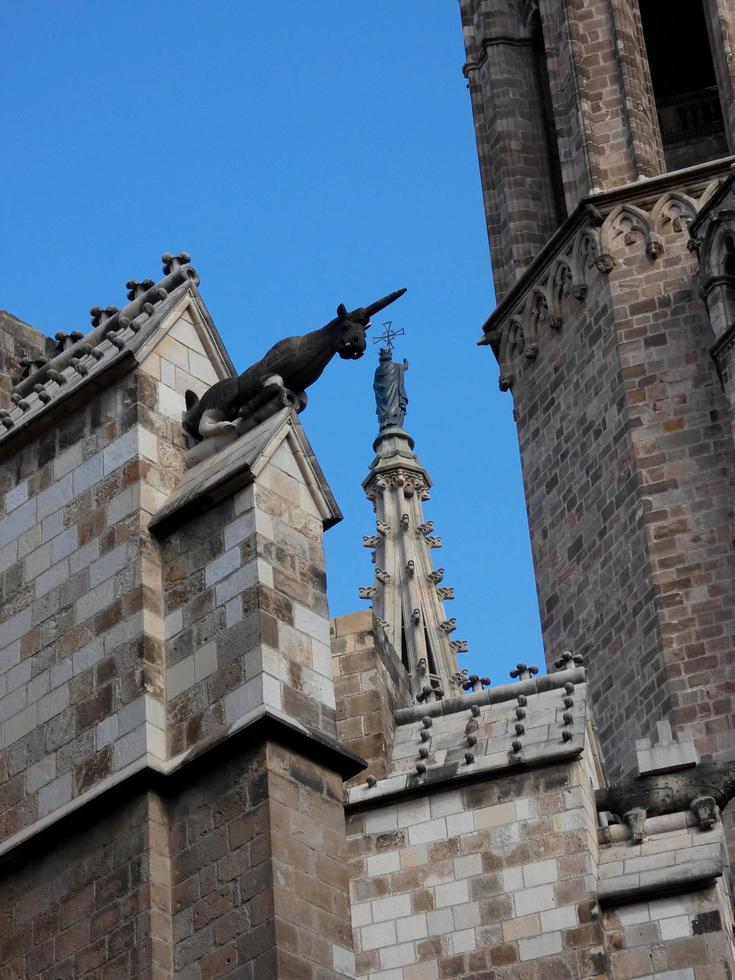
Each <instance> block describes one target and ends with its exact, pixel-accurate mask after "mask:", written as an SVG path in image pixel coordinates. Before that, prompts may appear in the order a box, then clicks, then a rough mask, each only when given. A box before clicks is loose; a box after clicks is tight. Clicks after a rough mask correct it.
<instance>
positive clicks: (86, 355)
mask: <svg viewBox="0 0 735 980" xmlns="http://www.w3.org/2000/svg"><path fill="white" fill-rule="evenodd" d="M162 261H163V271H164V278H163V279H161V280H160V281H159V282H157V283H153V281H152V280H150V279H146V280H143V281H142V282H138V281H136V280H132V279H131V280H130V281H129V282H128V283H127V289H128V299H129V300H130V302H129V303H128V304H127V305H126V306H124V307H123V308H122V310H118V309H117V308H116V307H114V306H108V307H106V308H105V309H102V308H101V307H93V308H92V310H91V313H92V326H93V329H92V330H91V331H90V332H89V333H88V334H86V335H82V334H80V333H78V332H75V333H72V334H70V335H68V336H69V337H71V338H72V339H73V343H72V344H70V345H69V346H68V347H66V348H65V349H63V350H61V351H60V352H59V353H58V354H57V355H56V356H55V357H53V358H50V359H43V360H41V359H39V360H38V361H36V362H35V363H37V364H38V365H39V366H38V368H37V369H36V370H35V371H33V373H32V374H30V375H29V376H28V377H27V378H24V379H23V380H22V381H21V382H19V384H17V385H15V387H14V389H13V394H12V395H11V401H12V402H13V408H12V409H11V410H10V411H7V410H5V409H0V440H3V438H4V436H8V435H10V433H11V432H13V431H17V429H16V425H17V424H18V423H20V424H21V426H22V427H25V425H24V423H25V422H26V421H27V420H31V419H35V418H36V417H37V416H38V415H40V414H41V413H42V412H43V411H44V410H45V408H46V407H47V406H48V404H49V403H50V402H55V401H57V400H58V398H57V397H56V396H58V395H59V394H60V393H62V392H66V391H71V390H76V388H78V387H79V386H80V384H82V383H83V382H84V381H85V379H86V378H87V377H88V376H89V375H90V374H93V375H97V374H99V372H100V371H101V370H104V369H105V366H106V365H107V364H109V363H111V358H112V359H113V360H114V359H116V356H117V355H118V354H119V353H121V352H122V351H125V350H126V349H128V350H132V348H131V347H130V343H131V342H132V341H133V340H134V339H135V337H136V335H138V334H139V332H140V331H141V329H142V328H144V327H148V326H150V325H152V324H153V323H154V321H157V320H158V319H159V318H160V314H161V313H162V312H163V311H165V309H166V308H167V307H168V305H169V304H168V303H167V302H166V301H167V300H170V299H171V298H172V297H173V296H174V295H177V296H178V295H180V294H181V292H182V287H187V286H189V285H193V286H196V285H198V283H199V276H198V274H197V272H196V270H195V269H194V267H193V266H192V265H191V264H190V262H191V258H190V256H189V254H188V253H187V252H182V253H180V254H179V255H176V256H174V255H172V254H171V253H169V252H166V253H165V254H164V255H163V257H162ZM144 332H146V331H144ZM141 336H142V335H141ZM66 339H67V335H65V334H57V340H59V343H63V342H64V341H65V340H66ZM134 346H135V345H134ZM33 409H39V411H35V412H34V411H33Z"/></svg>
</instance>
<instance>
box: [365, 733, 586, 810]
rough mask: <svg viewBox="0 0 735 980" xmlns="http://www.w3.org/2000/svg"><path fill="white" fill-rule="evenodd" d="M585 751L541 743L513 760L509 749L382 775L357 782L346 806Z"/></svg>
mask: <svg viewBox="0 0 735 980" xmlns="http://www.w3.org/2000/svg"><path fill="white" fill-rule="evenodd" d="M583 751H584V745H583V744H579V743H577V744H575V745H569V744H567V745H565V746H563V747H562V746H558V747H554V748H549V747H548V746H547V745H546V743H541V744H540V747H539V748H537V749H530V750H527V751H525V752H524V754H523V755H522V756H521V757H519V758H518V759H514V760H513V761H511V760H510V759H509V757H508V753H502V754H501V753H495V754H493V755H491V756H485V757H484V758H480V759H477V760H476V761H475V762H474V763H472V765H463V764H461V763H459V762H452V763H448V764H445V765H442V766H434V767H433V768H431V769H428V770H427V772H426V774H425V775H424V776H418V775H417V774H416V773H401V774H400V775H398V776H388V777H387V778H386V779H381V780H380V781H379V782H378V783H377V784H376V785H375V786H367V785H365V784H363V785H360V786H353V787H352V788H351V789H350V790H349V793H348V797H347V803H346V810H347V812H349V813H354V812H356V811H358V810H361V809H366V808H370V807H378V806H385V805H387V804H389V803H395V802H396V801H397V800H401V799H410V798H411V797H416V796H422V795H424V794H425V793H426V792H427V791H430V790H434V789H437V788H438V789H446V788H447V787H448V786H449V785H451V786H458V785H465V784H467V783H473V782H478V781H482V780H488V779H497V778H501V777H503V776H511V775H515V774H516V773H518V772H522V771H524V770H527V769H531V768H534V767H536V766H538V767H542V766H550V765H555V764H557V763H560V762H561V763H563V762H573V761H574V760H575V759H577V758H578V757H579V756H580V755H581V754H582V752H583Z"/></svg>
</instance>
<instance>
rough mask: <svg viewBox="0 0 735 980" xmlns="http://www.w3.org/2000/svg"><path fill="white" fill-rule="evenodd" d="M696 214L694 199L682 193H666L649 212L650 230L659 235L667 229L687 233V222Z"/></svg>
mask: <svg viewBox="0 0 735 980" xmlns="http://www.w3.org/2000/svg"><path fill="white" fill-rule="evenodd" d="M696 214H697V203H696V201H695V200H694V198H692V197H690V196H689V195H688V194H684V193H683V191H668V192H667V193H666V194H664V195H663V196H662V197H660V198H659V199H658V201H656V204H655V205H654V207H653V210H652V211H651V228H652V229H653V230H654V231H655V232H657V233H658V234H659V235H663V234H665V233H666V232H667V231H668V230H669V228H671V229H672V230H673V231H675V232H682V231H687V230H688V228H689V222H690V221H693V220H694V218H695V216H696Z"/></svg>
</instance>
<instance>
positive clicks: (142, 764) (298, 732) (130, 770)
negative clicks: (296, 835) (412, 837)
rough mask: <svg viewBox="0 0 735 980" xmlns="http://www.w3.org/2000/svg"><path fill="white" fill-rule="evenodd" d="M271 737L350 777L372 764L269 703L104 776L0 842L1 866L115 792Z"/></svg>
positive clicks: (168, 779) (165, 781) (169, 777)
mask: <svg viewBox="0 0 735 980" xmlns="http://www.w3.org/2000/svg"><path fill="white" fill-rule="evenodd" d="M264 741H271V742H276V743H278V744H280V745H283V746H285V747H286V748H289V749H293V750H294V751H297V752H299V753H300V754H302V755H305V756H307V757H308V758H310V759H311V760H312V761H314V762H316V763H317V764H319V765H322V766H324V767H325V768H327V769H330V770H331V771H333V772H336V773H338V774H339V775H340V776H341V777H342V779H345V780H346V779H349V778H351V777H352V776H355V775H357V773H359V772H362V770H363V769H365V768H366V766H367V763H366V762H365V760H364V759H363V758H361V757H360V756H359V755H357V754H356V753H355V752H352V751H350V750H349V749H347V748H345V747H344V746H343V745H340V744H339V742H336V741H333V740H332V739H330V738H328V737H327V736H326V735H324V734H323V733H322V732H319V731H317V730H315V729H311V728H308V727H307V726H306V725H302V724H300V723H299V722H297V721H295V720H294V719H293V718H288V717H287V716H285V715H282V714H281V713H280V712H278V711H276V710H274V709H273V708H266V707H265V706H264V705H261V706H260V707H258V708H256V709H255V710H254V711H252V712H250V713H249V714H247V715H245V716H243V717H242V718H239V719H238V720H237V721H236V722H235V723H234V724H233V725H231V726H230V728H229V729H228V730H227V731H226V732H224V734H223V735H221V736H218V737H217V738H215V739H213V740H210V741H204V742H201V743H199V744H198V745H196V746H194V747H193V748H191V749H189V750H188V751H186V752H182V753H181V754H180V755H177V756H174V757H173V758H172V759H169V760H167V761H165V762H164V761H162V760H161V759H158V758H156V757H155V756H152V755H151V754H150V753H149V754H148V755H147V756H144V757H143V758H141V759H140V760H138V761H137V762H134V763H133V764H132V765H130V766H128V767H127V768H126V769H124V770H121V771H120V772H119V773H115V774H114V775H113V776H110V777H108V778H107V779H104V780H102V782H100V783H98V784H97V785H96V786H95V787H94V788H93V789H91V790H89V791H88V792H86V793H84V794H83V795H82V796H78V797H76V798H75V799H73V800H72V801H71V802H70V803H68V804H66V806H64V807H62V808H61V809H59V810H56V811H54V812H53V813H52V814H49V816H48V817H45V818H44V819H43V820H39V821H37V822H36V823H34V824H32V825H31V826H30V827H27V828H26V829H25V830H23V831H21V832H20V833H18V834H15V835H14V836H13V837H9V838H8V839H7V840H5V841H3V842H2V844H0V866H2V865H3V864H4V863H6V862H8V861H16V860H22V859H23V856H24V855H26V854H28V853H29V850H28V849H29V847H31V846H33V847H34V848H35V847H37V846H39V844H40V842H41V839H42V837H43V836H45V835H47V834H50V833H52V832H53V833H58V832H59V824H60V823H61V822H62V821H66V820H79V819H80V815H81V811H82V810H83V809H86V808H87V807H89V806H91V805H92V804H94V803H95V802H97V801H99V800H101V798H103V797H104V798H105V805H107V800H108V799H109V796H110V794H112V793H114V792H123V790H124V791H125V792H126V793H127V794H128V795H130V794H131V793H133V792H135V791H136V790H138V791H143V790H145V789H149V788H150V789H154V788H156V789H162V788H164V787H166V788H168V786H170V785H172V783H173V781H175V780H176V779H178V778H184V777H185V775H186V778H188V776H189V774H190V769H191V766H194V765H200V764H201V765H207V766H209V767H211V766H212V765H213V764H214V761H215V758H216V756H217V755H218V754H219V753H226V752H237V751H238V750H239V749H240V748H241V747H243V746H245V747H248V748H252V746H253V745H255V744H257V743H259V742H264Z"/></svg>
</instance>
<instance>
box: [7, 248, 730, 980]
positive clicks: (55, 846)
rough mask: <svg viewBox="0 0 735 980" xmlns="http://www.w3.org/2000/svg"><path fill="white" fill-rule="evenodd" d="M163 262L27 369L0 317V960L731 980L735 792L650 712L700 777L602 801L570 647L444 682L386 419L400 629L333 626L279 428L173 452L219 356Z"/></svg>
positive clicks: (315, 534) (211, 971)
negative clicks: (546, 669)
mask: <svg viewBox="0 0 735 980" xmlns="http://www.w3.org/2000/svg"><path fill="white" fill-rule="evenodd" d="M687 254H688V253H687ZM177 261H178V264H176V262H172V261H170V260H167V261H166V265H165V267H164V279H163V280H161V282H160V283H159V284H158V285H152V286H145V287H142V288H143V289H144V291H143V293H142V294H141V295H140V296H136V289H135V288H132V287H131V293H132V294H133V295H132V298H131V303H130V305H129V306H128V307H126V308H125V309H124V310H122V311H119V312H117V311H113V312H111V311H110V310H109V309H108V310H107V311H96V312H95V314H94V320H95V321H96V322H94V321H93V329H92V331H91V333H90V334H88V335H87V337H86V339H85V338H78V337H77V338H72V344H71V346H70V347H69V348H68V349H63V350H57V349H56V348H54V347H53V346H50V347H49V348H48V349H49V350H50V354H49V355H48V359H47V360H44V359H43V358H42V357H41V356H40V354H38V351H40V350H42V349H43V344H44V341H43V338H42V337H41V335H40V334H38V333H37V332H36V331H33V330H32V328H30V327H27V326H25V325H23V324H19V322H18V321H15V320H14V319H12V318H6V319H5V320H4V321H3V324H4V326H3V329H5V330H10V331H11V333H12V332H13V331H15V334H14V337H13V338H12V339H13V343H12V344H7V345H6V347H7V349H12V350H13V351H14V354H13V356H14V358H15V361H14V363H16V364H17V368H18V370H19V372H20V374H25V375H26V377H25V378H22V377H20V380H19V381H18V382H17V383H16V384H15V386H14V387H13V388H12V389H11V391H10V395H9V399H8V402H9V404H10V405H11V406H12V408H9V409H6V410H4V412H3V414H1V415H0V426H1V431H0V455H1V457H2V467H3V468H2V473H1V475H0V480H1V481H2V483H1V487H2V507H3V510H2V515H1V518H0V549H1V550H0V554H1V555H2V567H1V574H2V600H3V601H2V610H1V611H0V725H1V726H2V727H1V728H0V738H1V740H2V748H1V749H0V861H1V862H2V869H3V874H2V881H1V882H0V965H1V969H2V975H3V976H8V977H17V978H32V980H67V978H69V980H71V978H77V977H85V978H94V980H108V978H112V977H120V978H128V977H141V978H142V977H146V978H148V977H150V978H170V977H177V978H185V980H205V978H206V980H210V978H215V977H232V978H238V980H243V978H244V980H261V978H270V977H273V978H284V980H286V978H288V980H302V978H308V980H327V978H331V977H335V978H336V977H353V976H365V977H370V978H372V980H418V978H428V980H438V978H444V977H468V978H469V977H487V978H490V977H494V978H503V977H509V978H510V977H513V978H516V977H521V978H527V980H542V978H544V977H550V976H553V977H569V978H572V977H589V978H592V977H600V976H614V977H628V976H639V975H641V974H640V973H635V972H631V971H635V970H637V969H638V968H639V967H640V966H641V964H644V963H648V964H649V967H650V968H649V974H647V975H651V972H650V971H651V969H655V971H656V974H657V975H662V976H663V975H665V974H666V971H667V970H668V971H672V970H684V973H683V974H682V975H683V976H685V977H687V978H691V977H695V976H696V977H702V978H704V977H707V978H710V980H711V978H713V977H720V976H721V977H725V976H727V975H728V971H730V970H731V969H732V966H733V949H732V942H731V936H730V933H731V924H732V909H731V905H730V898H729V891H728V889H727V888H726V886H725V885H724V880H725V876H726V874H727V870H728V869H727V861H726V856H725V851H724V844H723V840H724V838H723V826H722V822H721V821H720V818H719V809H718V801H719V804H721V805H724V804H725V802H726V801H727V799H728V798H729V796H728V793H729V790H723V787H721V786H719V784H718V785H714V783H712V779H711V778H710V777H707V776H706V773H705V770H704V768H703V767H700V766H699V765H698V764H697V759H698V757H697V754H696V750H695V749H694V747H693V744H692V743H687V744H686V745H683V744H682V745H679V744H678V743H677V742H676V740H675V739H674V738H673V736H672V735H671V733H670V732H669V731H668V729H664V728H661V733H662V739H663V741H662V743H661V745H655V744H654V745H651V744H650V742H645V743H643V742H642V743H641V744H640V745H639V746H637V749H638V753H639V755H638V757H637V758H638V760H639V765H640V766H641V767H642V770H643V771H645V772H646V773H647V774H648V775H647V777H646V778H656V774H657V773H659V772H660V771H664V772H669V771H670V770H672V769H673V770H674V773H675V774H676V773H678V772H679V771H680V767H681V766H687V767H689V768H688V770H687V772H688V776H687V778H686V779H685V780H684V791H683V795H682V793H680V794H679V796H678V797H677V798H676V805H675V806H674V804H673V803H672V804H671V805H669V806H667V805H663V806H662V805H661V803H660V801H658V800H656V799H654V798H653V796H651V797H650V800H649V798H648V797H647V796H646V795H645V793H644V794H643V797H641V794H640V793H638V794H637V795H636V797H635V799H636V803H635V806H633V805H632V804H631V806H630V808H629V807H628V805H627V804H626V803H625V799H627V797H625V793H626V792H629V790H627V789H626V788H625V787H622V788H620V787H618V788H617V790H616V787H615V786H613V787H611V788H607V789H605V792H607V793H608V795H607V796H605V795H603V796H600V793H599V792H598V791H600V792H601V791H602V790H603V788H604V777H603V770H602V766H601V762H600V759H599V749H598V747H597V740H596V734H595V728H594V723H593V718H592V711H591V705H590V703H589V698H590V688H588V680H587V676H586V673H585V669H584V667H583V666H581V665H580V658H579V657H578V656H577V657H575V656H572V655H571V654H564V655H563V656H562V657H561V658H559V659H558V660H557V663H556V670H555V671H553V672H552V673H550V674H549V675H548V676H536V675H537V673H538V672H537V671H536V668H535V667H529V666H527V665H525V664H518V665H517V667H516V668H514V669H513V671H512V672H511V676H512V677H513V679H514V681H513V683H511V684H508V685H500V686H495V687H493V686H491V684H490V681H489V679H488V678H480V677H479V676H477V675H474V674H471V675H470V674H468V672H467V671H462V672H460V671H458V670H457V664H456V659H455V651H456V649H457V647H456V646H455V645H454V644H457V643H459V642H460V641H451V640H449V635H450V633H451V632H452V631H453V629H454V622H453V620H452V621H449V620H446V619H445V616H446V614H445V613H444V611H443V602H444V600H445V599H448V598H451V593H452V590H451V589H449V588H448V587H440V586H439V582H440V580H441V575H442V570H441V569H434V567H433V564H432V562H431V560H430V557H429V556H430V554H431V547H432V545H433V544H434V545H435V543H436V542H438V539H436V538H435V536H434V535H431V534H429V532H430V531H431V530H432V529H433V528H432V525H431V524H430V522H429V521H425V520H424V513H423V509H422V506H423V505H422V501H423V500H425V499H426V497H427V496H428V490H427V487H428V477H426V474H425V473H424V471H423V469H421V468H420V467H419V466H418V463H417V462H416V459H415V457H414V456H413V453H412V449H411V447H412V440H411V439H410V436H408V434H407V433H406V432H403V430H401V435H400V438H394V437H393V436H390V438H389V440H388V443H387V444H386V445H383V450H384V451H382V452H381V453H380V454H379V456H378V457H377V460H378V463H379V466H377V467H376V466H374V467H373V472H372V473H371V475H370V477H369V478H368V480H367V481H366V484H365V485H366V488H367V490H368V492H369V496H370V494H372V493H373V492H374V494H375V495H376V496H377V497H380V496H381V494H382V498H381V499H380V500H379V501H378V503H379V505H380V506H379V507H376V511H377V514H376V522H377V523H376V529H377V530H376V536H377V535H378V534H379V535H383V536H386V537H387V534H386V532H392V533H393V537H392V538H391V542H392V546H393V548H394V549H395V551H396V553H395V554H394V557H395V558H396V560H395V561H393V563H392V565H391V566H390V567H391V570H392V574H391V573H389V574H388V577H387V578H386V575H385V570H384V569H381V575H382V577H381V575H379V574H378V569H377V568H376V577H375V585H374V586H373V587H372V592H373V593H374V594H375V595H377V594H378V590H379V589H380V588H385V589H386V595H387V594H388V592H389V593H390V596H391V597H392V598H391V602H390V603H386V602H384V603H383V606H381V607H380V611H382V612H384V614H387V615H391V616H392V615H393V614H392V613H390V609H393V610H394V611H396V610H401V617H402V619H401V620H393V622H392V623H391V622H389V621H388V620H387V619H386V620H383V619H382V618H381V619H379V618H378V616H377V615H376V613H374V612H373V611H372V610H369V611H367V612H363V613H354V614H352V615H350V616H345V617H341V618H339V619H337V620H333V621H331V623H330V620H329V614H328V606H327V589H326V576H325V567H324V552H323V533H324V530H325V529H327V528H329V527H330V526H331V525H332V524H334V523H335V522H336V521H338V520H339V519H340V512H339V509H338V507H337V505H336V502H335V501H334V498H333V496H332V494H331V492H330V490H329V487H328V485H327V483H326V480H325V478H324V474H323V473H322V471H321V469H320V467H319V464H318V462H317V460H316V459H315V457H314V454H313V452H312V450H311V448H310V446H309V443H308V440H307V437H306V434H305V432H304V429H303V428H302V426H301V423H300V421H299V418H298V417H297V416H296V415H295V414H294V413H293V412H292V411H291V409H290V408H288V407H284V408H277V407H276V410H274V411H272V412H270V414H268V415H267V417H266V418H265V419H264V420H262V421H260V423H259V424H255V425H254V426H251V427H249V428H248V429H247V430H246V431H244V432H240V431H237V432H236V433H235V435H234V437H232V434H230V436H228V439H227V440H226V441H225V442H224V443H223V442H221V441H217V439H216V438H213V439H212V440H211V446H210V447H208V446H206V445H204V448H203V449H201V448H200V447H201V445H202V444H199V446H198V447H197V451H196V452H195V453H192V451H191V447H189V448H187V440H186V439H185V437H184V431H183V429H182V425H181V423H182V418H183V415H184V411H185V398H184V393H185V391H186V390H187V389H192V390H195V391H197V392H198V393H199V394H200V396H201V395H202V394H204V392H205V391H206V390H207V389H208V388H209V386H210V385H211V384H212V383H213V382H214V381H215V380H216V379H217V378H220V377H226V376H228V375H229V374H230V373H231V372H232V368H231V365H230V362H229V359H228V358H227V355H226V353H225V351H224V349H223V348H222V346H221V342H220V341H219V338H218V336H217V333H216V330H215V329H214V326H213V325H212V323H211V320H210V319H209V316H208V314H207V312H206V308H205V307H204V304H203V302H202V299H201V296H200V294H199V292H198V289H197V281H198V279H197V276H196V273H195V272H194V270H193V269H192V268H191V265H190V263H189V259H188V256H180V257H178V260H177ZM174 266H175V268H174ZM145 296H152V297H153V299H154V300H155V302H153V301H150V302H149V301H148V300H145ZM129 298H130V294H129ZM103 313H104V315H103ZM559 336H560V337H562V336H564V334H563V333H560V334H559ZM30 341H33V345H34V350H32V351H31V354H32V355H33V356H30V355H29V354H28V352H27V349H26V345H28V344H29V343H30ZM59 343H60V344H61V343H62V342H61V341H59ZM62 346H63V345H62ZM23 358H26V361H25V362H24V361H23ZM17 377H19V374H17V373H16V378H17ZM206 441H207V440H206V438H205V439H204V440H203V443H206ZM409 449H411V451H410V452H409ZM408 464H410V465H408ZM376 468H377V469H378V470H379V472H376ZM416 481H418V483H417V482H416ZM419 491H420V492H421V499H419V498H418V496H417V493H418V492H419ZM383 498H384V499H383ZM370 499H374V498H373V496H370ZM389 511H390V513H389ZM389 524H390V525H391V526H390V527H389V526H388V525H389ZM393 525H395V526H393ZM381 528H382V529H381ZM371 540H372V538H371ZM376 550H377V551H378V553H379V554H381V556H384V555H385V556H388V557H390V554H391V553H392V552H390V549H386V548H383V550H382V551H381V548H380V544H379V543H378V545H376ZM396 556H397V557H396ZM401 556H402V558H401ZM399 558H400V559H401V560H399ZM382 560H383V557H381V561H382ZM384 563H385V564H386V565H387V562H384ZM417 575H420V576H421V588H420V589H419V588H418V587H417V586H416V576H417ZM421 604H423V605H421ZM416 608H421V609H422V610H423V614H422V616H420V617H416V616H413V615H412V610H414V609H416ZM401 623H402V625H401ZM389 628H390V629H392V632H391V635H392V636H394V637H395V638H396V641H397V642H399V643H400V645H401V649H400V650H397V649H395V648H394V646H393V645H392V643H391V642H390V640H389V632H390V630H389ZM408 628H410V629H415V630H417V631H420V635H419V640H420V642H421V643H422V644H423V647H422V648H421V650H422V655H421V656H420V657H419V656H418V655H417V654H415V650H416V649H418V647H417V646H416V647H414V646H413V645H412V643H413V642H414V641H413V640H412V641H411V643H407V642H406V641H405V639H401V636H402V632H403V631H405V630H406V629H408ZM419 640H416V643H417V644H418V642H419ZM592 653H594V651H592ZM428 654H431V657H429V656H428ZM592 690H594V688H592ZM662 760H663V761H662ZM708 778H709V779H710V782H707V779H708ZM715 782H716V780H715ZM616 791H619V793H622V794H623V795H622V796H620V797H619V798H620V799H621V800H623V803H621V805H620V806H619V809H622V810H623V812H622V813H620V814H615V813H610V812H608V811H607V810H605V809H603V807H604V806H609V805H611V804H610V803H609V802H608V803H605V802H604V801H605V800H608V799H610V800H611V799H618V797H616V796H615V792H616ZM641 799H642V801H643V802H642V803H641ZM672 800H673V797H672ZM647 801H648V802H650V808H651V812H650V813H648V811H647V809H646V807H647ZM672 811H673V812H672ZM672 894H675V895H677V896H678V897H676V898H672V897H671V896H672ZM632 899H634V901H633V904H632V905H631V901H632ZM695 970H696V971H697V972H696V973H695V972H692V971H695ZM686 971H690V972H688V973H687V972H686Z"/></svg>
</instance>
